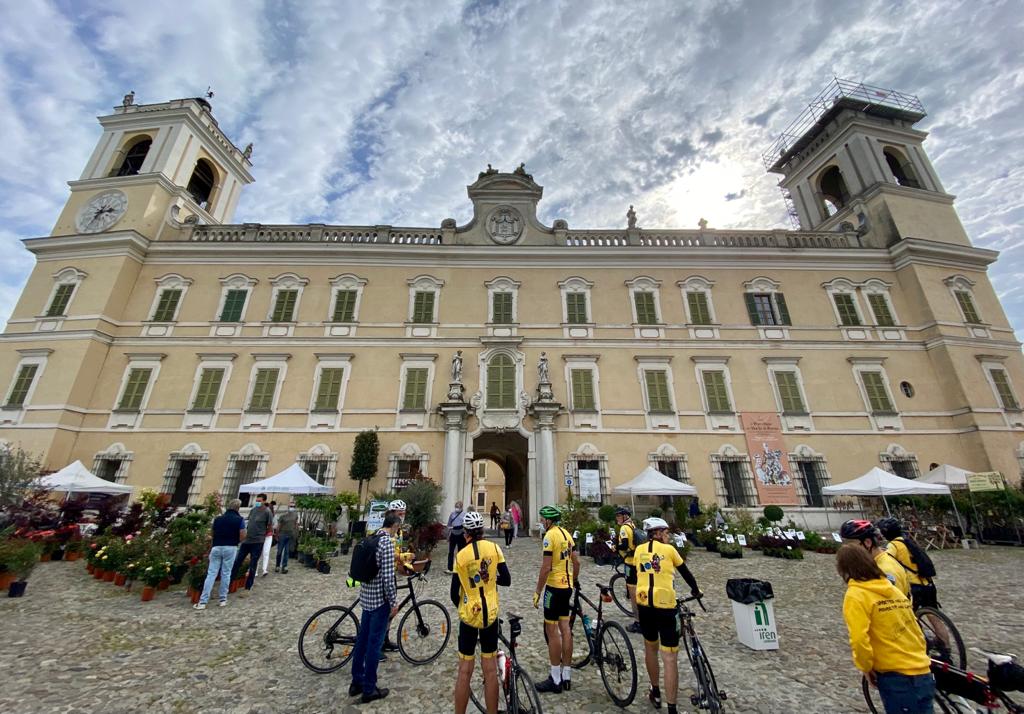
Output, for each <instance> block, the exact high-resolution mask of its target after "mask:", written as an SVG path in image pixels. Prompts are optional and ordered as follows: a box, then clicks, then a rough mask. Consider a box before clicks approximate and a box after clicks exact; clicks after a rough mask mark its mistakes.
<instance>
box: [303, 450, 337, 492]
mask: <svg viewBox="0 0 1024 714" xmlns="http://www.w3.org/2000/svg"><path fill="white" fill-rule="evenodd" d="M299 466H300V467H302V470H303V471H305V472H306V473H307V474H309V477H310V478H311V479H313V480H314V481H316V482H317V483H318V484H320V485H321V486H328V487H331V486H333V485H334V484H333V483H332V482H333V481H334V477H333V475H331V460H330V459H329V458H326V457H321V456H311V457H307V458H304V459H302V460H301V461H300V462H299Z"/></svg>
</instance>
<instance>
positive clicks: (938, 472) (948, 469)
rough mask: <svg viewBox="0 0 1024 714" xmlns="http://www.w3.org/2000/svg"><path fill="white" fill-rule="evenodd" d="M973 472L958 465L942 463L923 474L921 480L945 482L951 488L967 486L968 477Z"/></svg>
mask: <svg viewBox="0 0 1024 714" xmlns="http://www.w3.org/2000/svg"><path fill="white" fill-rule="evenodd" d="M973 473H974V472H973V471H965V470H964V469H961V468H958V467H956V466H950V465H949V464H942V466H936V467H935V468H934V469H932V470H931V471H929V472H928V473H927V474H925V475H924V476H922V477H921V480H922V481H924V482H925V483H941V484H945V485H946V486H949V487H950V488H967V478H968V477H969V476H971V474H973Z"/></svg>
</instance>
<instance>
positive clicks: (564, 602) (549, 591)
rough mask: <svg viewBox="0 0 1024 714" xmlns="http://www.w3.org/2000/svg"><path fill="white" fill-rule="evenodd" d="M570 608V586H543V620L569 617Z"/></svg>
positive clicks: (548, 620)
mask: <svg viewBox="0 0 1024 714" xmlns="http://www.w3.org/2000/svg"><path fill="white" fill-rule="evenodd" d="M570 609H572V588H553V587H551V586H550V585H546V586H545V587H544V622H558V621H559V620H568V619H569V610H570Z"/></svg>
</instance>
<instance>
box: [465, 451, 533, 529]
mask: <svg viewBox="0 0 1024 714" xmlns="http://www.w3.org/2000/svg"><path fill="white" fill-rule="evenodd" d="M483 459H487V460H489V461H493V462H495V463H496V464H498V466H499V467H500V468H501V470H502V471H503V472H504V474H505V503H504V504H498V505H500V506H502V507H503V508H504V507H506V506H507V505H508V504H509V503H511V502H512V501H516V502H518V503H519V506H520V508H521V509H522V511H523V519H524V521H525V522H524V528H525V527H528V525H529V523H531V522H532V509H533V504H532V502H531V493H530V487H529V485H530V440H529V439H528V438H527V437H525V436H523V435H522V434H520V433H519V432H518V431H501V432H498V431H485V432H482V433H480V434H478V435H476V436H474V437H473V443H472V462H477V461H480V460H483ZM469 502H470V501H467V503H469ZM487 507H488V508H489V507H490V503H488V504H487ZM520 532H522V531H520Z"/></svg>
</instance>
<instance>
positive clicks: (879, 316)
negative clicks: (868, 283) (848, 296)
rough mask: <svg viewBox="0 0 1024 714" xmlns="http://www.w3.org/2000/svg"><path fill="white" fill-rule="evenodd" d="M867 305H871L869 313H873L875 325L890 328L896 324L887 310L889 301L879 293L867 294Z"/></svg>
mask: <svg viewBox="0 0 1024 714" xmlns="http://www.w3.org/2000/svg"><path fill="white" fill-rule="evenodd" d="M868 304H870V305H871V312H873V313H875V324H876V325H878V326H879V327H892V326H894V325H895V324H896V320H895V318H893V316H892V310H890V309H889V301H888V300H886V299H885V295H882V294H881V293H870V294H868Z"/></svg>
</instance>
